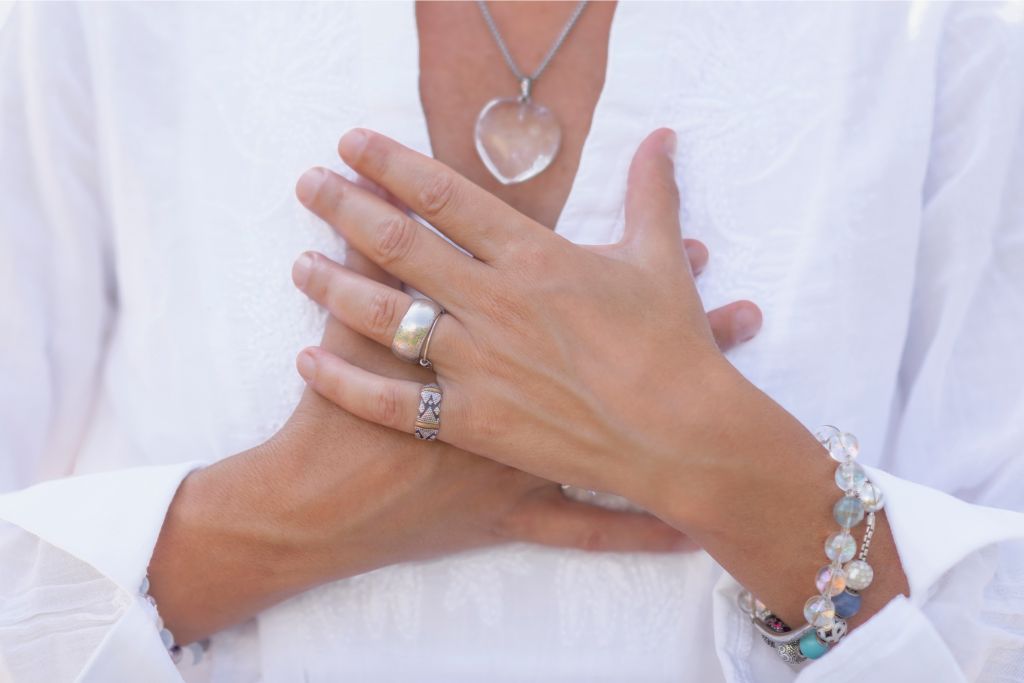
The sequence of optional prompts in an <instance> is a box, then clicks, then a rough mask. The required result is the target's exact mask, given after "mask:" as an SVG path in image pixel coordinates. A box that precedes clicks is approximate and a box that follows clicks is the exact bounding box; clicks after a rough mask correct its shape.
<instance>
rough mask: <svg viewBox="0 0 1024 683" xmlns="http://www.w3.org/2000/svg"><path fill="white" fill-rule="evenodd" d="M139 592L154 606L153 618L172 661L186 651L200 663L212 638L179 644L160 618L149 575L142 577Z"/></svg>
mask: <svg viewBox="0 0 1024 683" xmlns="http://www.w3.org/2000/svg"><path fill="white" fill-rule="evenodd" d="M139 593H140V594H141V595H142V598H143V599H144V600H145V601H146V604H147V605H149V606H150V608H152V611H153V620H154V623H155V624H156V629H157V631H159V632H160V640H161V641H162V642H163V644H164V647H165V648H167V654H169V655H170V656H171V661H173V662H174V663H175V664H177V663H179V662H180V661H181V660H182V657H183V656H184V654H185V653H186V652H188V653H189V654H190V655H192V664H198V663H199V661H200V660H201V659H202V658H203V654H204V653H205V652H206V650H207V649H209V647H210V640H209V639H208V638H204V639H203V640H200V641H196V642H194V643H189V644H188V645H178V643H176V642H175V640H174V634H173V633H171V630H170V629H169V628H167V627H166V626H164V620H163V619H161V618H160V612H159V611H158V610H157V607H156V598H154V597H153V596H152V595H150V594H149V576H148V575H147V576H144V577H142V584H141V585H140V586H139Z"/></svg>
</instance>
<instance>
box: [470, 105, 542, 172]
mask: <svg viewBox="0 0 1024 683" xmlns="http://www.w3.org/2000/svg"><path fill="white" fill-rule="evenodd" d="M475 132H476V134H475V136H474V138H475V140H476V151H477V153H478V154H479V155H480V159H482V160H483V162H484V166H486V167H487V170H488V171H490V172H491V174H492V175H494V177H495V178H497V179H498V180H499V181H500V182H501V183H502V184H504V185H512V184H514V183H521V182H523V181H524V180H529V179H530V178H532V177H534V176H535V175H537V174H538V173H540V172H541V171H543V170H544V169H545V168H547V167H548V166H549V165H550V164H551V160H552V159H554V158H555V154H557V153H558V146H559V145H560V144H561V142H562V128H561V126H559V125H558V119H556V118H555V115H554V114H552V113H551V110H550V109H548V108H547V107H545V106H543V105H540V104H536V103H535V102H532V101H530V100H522V99H520V98H518V97H499V98H497V99H494V100H491V101H490V102H488V103H487V105H486V106H485V107H484V108H483V109H482V110H480V116H478V117H477V119H476V131H475Z"/></svg>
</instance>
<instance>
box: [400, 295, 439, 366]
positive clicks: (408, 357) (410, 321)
mask: <svg viewBox="0 0 1024 683" xmlns="http://www.w3.org/2000/svg"><path fill="white" fill-rule="evenodd" d="M442 313H444V309H443V308H441V306H440V304H438V303H437V302H435V301H432V300H430V299H413V300H412V304H411V305H410V306H409V310H408V311H406V312H405V315H404V316H403V317H402V322H400V323H398V329H397V330H395V336H394V338H393V339H392V340H391V351H392V353H394V354H395V355H396V356H398V357H399V358H401V359H402V360H404V361H406V362H407V363H418V362H419V361H420V359H421V358H423V345H424V344H425V343H426V341H427V337H429V336H430V332H431V330H432V329H433V327H434V323H435V322H436V321H437V319H438V318H439V317H440V316H441V314H442Z"/></svg>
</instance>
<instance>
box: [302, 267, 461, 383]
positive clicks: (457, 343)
mask: <svg viewBox="0 0 1024 683" xmlns="http://www.w3.org/2000/svg"><path fill="white" fill-rule="evenodd" d="M292 280H293V281H294V282H295V285H296V286H297V287H298V288H299V289H301V290H302V291H303V292H304V293H305V294H306V295H307V296H309V298H311V299H312V300H313V301H316V302H317V303H318V304H320V305H321V306H323V307H324V308H326V309H327V310H328V311H329V312H330V314H331V315H332V316H333V317H334V318H336V319H338V320H340V321H341V322H342V323H344V324H345V326H347V327H349V328H351V329H353V330H355V331H356V332H358V333H359V334H361V335H363V336H364V337H367V338H368V339H370V340H372V341H375V342H377V343H378V344H381V345H383V346H385V347H390V346H391V342H392V340H394V338H395V333H396V332H397V331H398V326H399V325H400V324H401V322H402V319H403V318H404V317H405V314H406V313H407V312H408V311H409V306H410V305H411V304H412V302H413V298H412V297H411V296H409V295H408V294H406V293H405V292H403V291H402V290H400V289H395V288H394V287H389V286H388V285H385V284H383V283H380V282H377V281H376V280H373V279H371V278H368V277H366V276H364V275H361V274H359V273H356V272H354V271H352V270H350V269H349V268H346V267H345V266H342V265H341V264H339V263H335V262H334V261H332V260H331V259H329V258H327V257H326V256H324V255H323V254H318V253H316V252H306V253H304V254H303V255H302V256H300V257H299V258H298V259H297V260H296V261H295V265H294V266H293V267H292ZM460 332H461V325H459V324H458V321H457V320H455V318H453V317H452V316H451V315H442V317H441V318H440V319H439V320H438V321H437V323H436V324H435V329H434V332H433V334H432V336H431V344H430V360H431V361H432V362H434V363H440V364H441V366H443V365H444V363H445V362H446V361H447V360H449V359H450V358H453V357H455V358H457V357H459V353H460V349H461V347H462V338H461V334H460Z"/></svg>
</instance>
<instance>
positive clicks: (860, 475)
mask: <svg viewBox="0 0 1024 683" xmlns="http://www.w3.org/2000/svg"><path fill="white" fill-rule="evenodd" d="M867 480H868V475H867V473H866V472H865V471H864V468H863V467H861V466H860V465H858V464H857V463H855V462H844V463H840V464H839V467H837V468H836V486H838V487H839V488H840V489H842V490H843V491H846V492H851V491H852V492H857V491H860V489H861V487H862V486H864V484H865V482H867Z"/></svg>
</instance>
